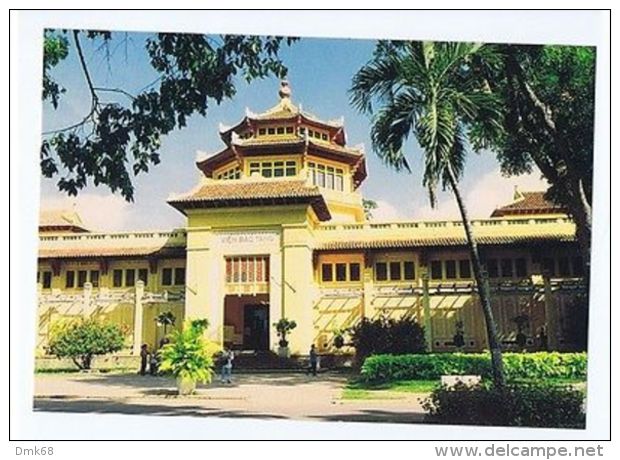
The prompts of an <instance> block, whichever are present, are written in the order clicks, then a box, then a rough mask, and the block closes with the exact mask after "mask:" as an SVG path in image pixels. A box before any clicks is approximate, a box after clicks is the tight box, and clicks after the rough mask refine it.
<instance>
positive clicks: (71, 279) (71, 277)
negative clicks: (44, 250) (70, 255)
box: [65, 270, 75, 288]
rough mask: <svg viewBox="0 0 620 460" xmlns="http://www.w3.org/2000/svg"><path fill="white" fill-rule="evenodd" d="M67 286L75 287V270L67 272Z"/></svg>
mask: <svg viewBox="0 0 620 460" xmlns="http://www.w3.org/2000/svg"><path fill="white" fill-rule="evenodd" d="M65 287H66V288H72V287H75V272H74V271H73V270H69V271H68V272H67V275H66V278H65Z"/></svg>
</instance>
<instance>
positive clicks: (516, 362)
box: [361, 352, 587, 382]
mask: <svg viewBox="0 0 620 460" xmlns="http://www.w3.org/2000/svg"><path fill="white" fill-rule="evenodd" d="M503 360H504V372H505V375H506V379H507V380H508V381H514V380H518V379H527V380H530V379H548V378H568V379H585V377H586V371H587V354H586V353H557V352H537V353H504V354H503ZM442 375H481V376H483V377H491V359H490V355H489V354H487V353H429V354H417V355H373V356H370V357H369V358H366V360H365V361H364V364H363V365H362V369H361V376H362V379H364V380H366V381H369V382H389V381H396V380H436V379H439V378H440V377H441V376H442Z"/></svg>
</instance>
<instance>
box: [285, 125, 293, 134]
mask: <svg viewBox="0 0 620 460" xmlns="http://www.w3.org/2000/svg"><path fill="white" fill-rule="evenodd" d="M286 134H293V127H292V126H287V127H286Z"/></svg>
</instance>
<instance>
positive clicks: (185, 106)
mask: <svg viewBox="0 0 620 460" xmlns="http://www.w3.org/2000/svg"><path fill="white" fill-rule="evenodd" d="M83 40H92V41H97V42H101V43H102V45H103V46H108V45H109V43H110V42H112V41H113V40H118V38H117V37H116V34H114V33H112V32H109V31H83V30H46V31H45V36H44V56H43V92H42V97H43V100H44V101H47V102H49V103H50V104H51V105H52V106H53V107H54V108H58V106H59V104H60V103H61V101H62V96H63V94H65V93H66V92H67V88H65V87H63V85H62V82H58V81H56V80H55V79H54V75H53V73H54V72H53V70H54V68H55V67H56V66H57V65H58V64H59V63H60V62H62V61H63V60H64V59H65V58H67V56H68V55H69V53H70V52H75V53H76V54H77V57H78V60H79V63H80V66H81V70H82V73H83V75H84V79H85V80H86V83H87V86H88V90H89V94H90V108H89V110H88V112H87V113H85V114H84V116H83V118H81V119H80V120H77V121H76V122H75V123H74V124H72V125H70V126H66V127H64V128H61V129H58V130H54V131H50V132H46V133H44V134H43V139H42V145H41V171H42V174H43V175H44V176H45V177H48V178H52V177H59V179H58V188H59V189H60V190H61V191H64V192H66V193H68V194H69V195H77V193H78V191H79V190H81V189H83V188H84V187H85V186H86V185H87V184H88V183H89V181H92V183H93V184H94V185H96V186H97V185H105V186H107V187H109V188H110V190H111V191H112V192H117V191H119V192H120V193H121V195H122V196H123V197H124V198H125V199H127V200H128V201H131V200H132V199H133V193H134V189H133V183H132V176H136V175H138V174H140V173H146V172H148V171H149V168H150V167H151V166H153V165H157V164H158V163H159V161H160V153H159V148H160V145H161V139H162V137H163V136H165V135H166V134H168V133H170V132H171V131H173V130H175V129H180V128H183V127H185V125H186V123H187V120H188V118H189V117H190V116H192V115H193V114H196V113H198V114H200V115H203V116H205V115H206V114H207V109H208V107H209V104H210V103H213V102H215V103H217V104H219V103H221V102H222V101H223V100H225V99H230V98H232V97H233V96H234V95H235V77H241V78H243V79H245V80H246V81H247V82H251V81H252V80H255V79H257V78H264V77H267V76H269V75H274V76H277V77H279V78H282V77H284V76H285V75H286V73H287V69H286V67H285V66H284V65H283V63H282V62H281V60H280V59H279V57H278V53H279V52H280V50H281V48H282V46H283V45H285V46H288V45H291V44H292V43H293V42H294V41H295V40H296V39H295V38H282V37H271V36H268V37H258V36H233V35H223V36H218V37H215V36H208V35H200V34H175V33H160V34H155V35H153V36H152V37H149V38H148V39H147V40H146V45H145V51H146V53H147V55H148V58H149V62H150V64H151V66H152V67H153V69H154V70H155V71H156V72H157V73H158V74H159V77H158V78H157V80H156V81H155V82H153V83H152V84H148V85H146V87H145V89H144V90H142V91H141V92H139V93H138V94H131V93H130V92H128V91H126V90H124V89H122V88H107V87H102V86H99V84H98V82H97V81H96V79H95V78H94V76H93V75H92V73H91V71H90V69H89V67H88V63H87V61H86V59H85V58H84V53H83V50H82V41H83ZM71 44H72V46H71ZM104 94H107V95H110V94H113V95H115V96H117V97H118V98H117V100H114V101H112V102H109V101H106V100H105V98H102V95H104Z"/></svg>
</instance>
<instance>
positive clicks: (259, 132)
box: [258, 128, 267, 136]
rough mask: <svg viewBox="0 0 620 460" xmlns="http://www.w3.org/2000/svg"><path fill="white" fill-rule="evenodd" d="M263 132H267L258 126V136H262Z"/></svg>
mask: <svg viewBox="0 0 620 460" xmlns="http://www.w3.org/2000/svg"><path fill="white" fill-rule="evenodd" d="M265 134H267V130H266V129H265V128H258V135H259V136H264V135H265Z"/></svg>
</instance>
